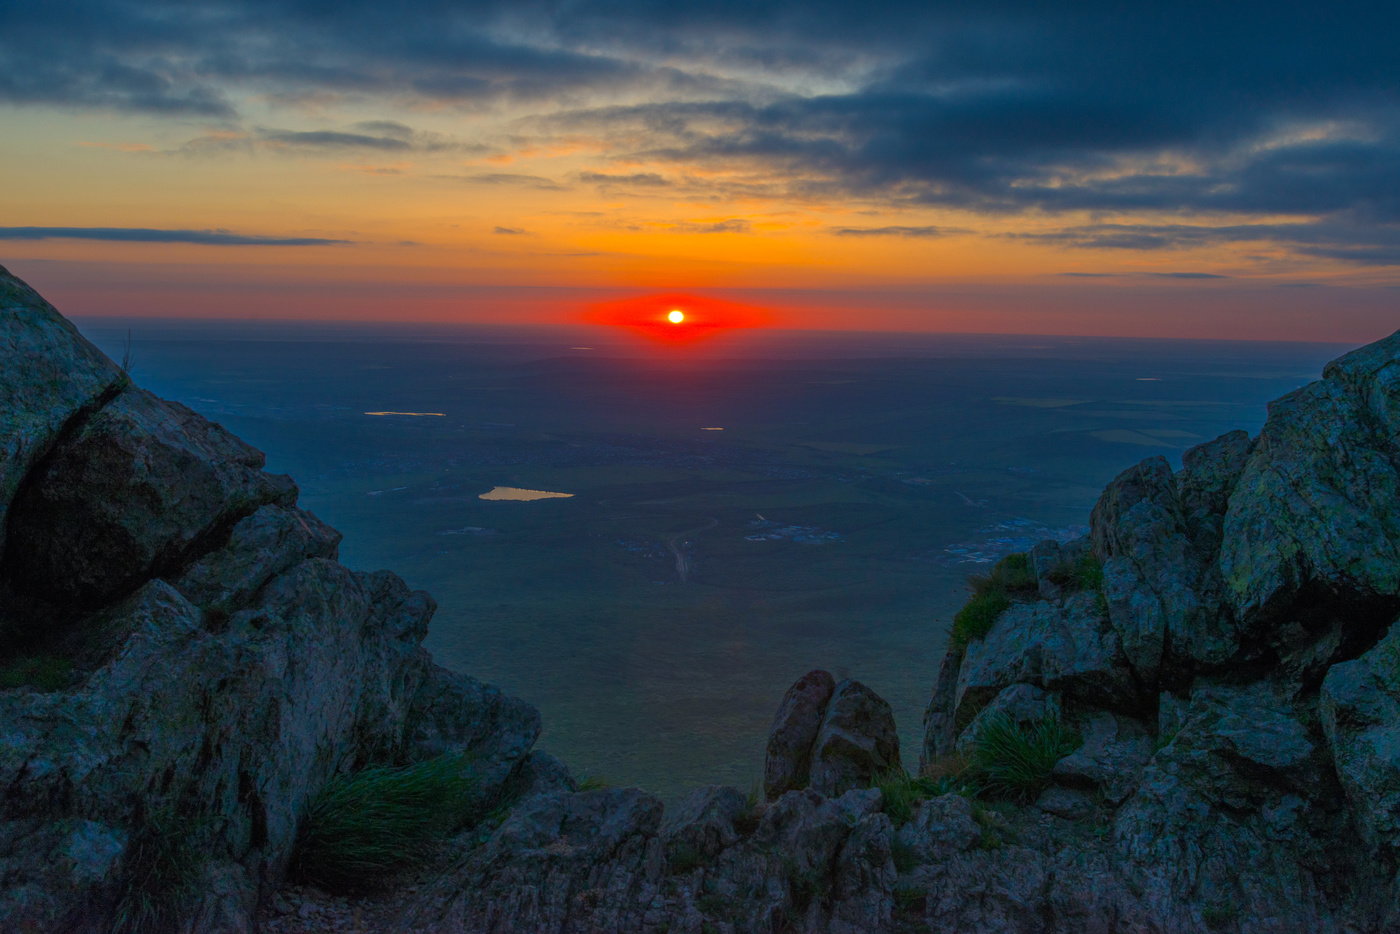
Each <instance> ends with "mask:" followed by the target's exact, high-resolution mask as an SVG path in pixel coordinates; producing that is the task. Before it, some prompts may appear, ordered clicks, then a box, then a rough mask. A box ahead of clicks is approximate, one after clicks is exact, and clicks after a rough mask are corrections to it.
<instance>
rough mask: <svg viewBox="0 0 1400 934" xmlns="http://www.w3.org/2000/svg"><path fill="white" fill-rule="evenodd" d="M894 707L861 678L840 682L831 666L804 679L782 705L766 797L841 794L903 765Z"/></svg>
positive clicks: (771, 741)
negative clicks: (813, 792)
mask: <svg viewBox="0 0 1400 934" xmlns="http://www.w3.org/2000/svg"><path fill="white" fill-rule="evenodd" d="M901 768H902V765H901V764H900V759H899V733H898V731H897V730H896V729H895V723H894V711H893V710H892V709H891V708H890V705H889V704H888V703H887V702H886V701H885V699H884V698H882V697H880V696H879V695H878V694H876V693H875V692H874V691H872V690H870V688H868V687H866V686H865V685H863V684H861V683H860V682H859V681H852V680H850V679H847V680H845V681H842V682H841V683H840V684H836V683H835V680H834V679H833V678H832V677H831V675H830V674H828V673H827V672H825V671H811V672H808V673H807V674H805V675H803V676H802V677H801V678H799V679H798V680H797V681H796V682H795V683H794V684H793V686H792V687H790V688H788V691H787V694H785V695H784V696H783V701H782V703H781V704H780V705H779V707H778V714H777V716H776V717H774V718H773V726H772V728H771V730H770V731H769V734H768V756H767V759H766V761H765V763H764V771H763V775H764V781H763V788H764V797H765V798H766V799H767V800H769V801H776V800H777V799H778V798H780V797H781V796H782V795H783V793H784V792H787V791H794V790H800V789H803V788H808V787H810V788H814V789H816V790H817V791H819V792H821V793H822V794H824V795H829V796H832V797H839V796H840V795H842V794H844V793H845V792H847V791H849V790H851V789H853V788H868V787H870V785H871V784H873V783H874V782H875V781H876V779H877V778H878V777H879V776H881V775H883V774H884V773H886V772H889V771H891V770H898V769H901Z"/></svg>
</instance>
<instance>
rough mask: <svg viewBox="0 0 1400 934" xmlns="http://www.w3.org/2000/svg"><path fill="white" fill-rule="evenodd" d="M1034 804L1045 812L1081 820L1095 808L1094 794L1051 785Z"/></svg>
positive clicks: (1067, 818) (1068, 818)
mask: <svg viewBox="0 0 1400 934" xmlns="http://www.w3.org/2000/svg"><path fill="white" fill-rule="evenodd" d="M1035 806H1036V807H1037V808H1039V809H1040V810H1042V811H1044V812H1045V813H1046V814H1053V815H1055V816H1056V817H1063V818H1064V819H1065V820H1083V819H1084V818H1086V817H1088V816H1089V815H1091V814H1093V813H1094V811H1095V810H1097V804H1096V803H1095V801H1094V796H1093V794H1091V793H1090V792H1087V791H1083V790H1081V789H1079V788H1064V787H1061V786H1059V785H1051V786H1050V787H1049V788H1047V789H1045V790H1044V791H1043V792H1041V793H1040V797H1039V798H1036V799H1035Z"/></svg>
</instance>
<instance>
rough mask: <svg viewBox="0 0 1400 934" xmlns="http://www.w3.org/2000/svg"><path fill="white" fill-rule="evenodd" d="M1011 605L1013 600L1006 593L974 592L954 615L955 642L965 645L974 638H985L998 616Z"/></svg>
mask: <svg viewBox="0 0 1400 934" xmlns="http://www.w3.org/2000/svg"><path fill="white" fill-rule="evenodd" d="M1010 606H1011V601H1010V600H1009V599H1007V597H1006V595H1005V594H1000V593H989V594H974V595H973V597H972V599H971V600H969V601H967V605H966V606H964V607H963V608H962V609H961V610H958V613H957V615H956V616H954V617H953V636H952V638H953V643H954V644H955V645H960V646H963V645H967V644H968V643H969V642H971V641H973V640H974V639H983V638H985V637H986V635H987V633H989V632H991V631H992V624H993V623H995V622H996V621H997V617H998V616H1000V615H1001V614H1002V612H1003V611H1004V610H1006V609H1007V608H1009V607H1010Z"/></svg>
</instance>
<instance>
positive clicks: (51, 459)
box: [4, 388, 297, 607]
mask: <svg viewBox="0 0 1400 934" xmlns="http://www.w3.org/2000/svg"><path fill="white" fill-rule="evenodd" d="M262 465H263V455H262V452H260V451H258V450H256V449H254V448H252V447H250V446H249V445H247V444H244V443H243V442H242V441H240V440H239V439H237V438H235V437H234V436H233V435H231V434H229V433H228V432H227V431H225V430H224V429H223V428H222V427H220V426H219V425H217V424H215V423H213V422H210V421H208V420H207V419H205V418H204V417H203V416H200V415H197V414H196V413H194V412H191V411H190V410H189V409H187V408H185V407H184V406H182V405H179V404H177V403H173V402H165V401H163V400H161V399H158V398H156V397H155V396H153V395H151V394H150V393H148V392H146V391H145V390H141V389H135V388H128V389H126V390H124V391H123V392H121V393H120V394H119V395H118V396H117V397H116V398H114V399H113V400H111V401H110V402H108V403H107V404H106V405H104V406H103V407H102V408H101V409H99V410H98V411H97V412H95V413H94V414H93V415H92V416H91V417H90V418H89V419H87V420H86V421H85V423H84V424H83V425H82V426H81V427H80V428H78V430H77V431H76V432H75V433H74V434H73V435H72V436H71V437H67V438H64V439H62V440H61V441H60V442H59V443H58V444H57V446H56V447H55V448H54V450H52V451H51V452H50V453H49V454H48V456H47V457H46V458H45V459H44V460H43V461H42V462H41V463H40V465H39V466H38V467H37V469H36V470H34V471H31V473H30V475H29V476H28V477H27V478H26V480H25V483H24V486H23V488H22V489H21V490H20V492H19V495H18V496H17V497H16V499H15V501H14V503H13V504H11V507H10V516H9V539H10V547H8V548H7V549H6V555H5V566H4V572H5V574H6V576H8V577H9V578H10V579H11V580H12V581H15V582H16V583H17V584H18V586H20V587H21V588H22V589H24V590H27V591H29V592H32V593H35V594H37V595H38V596H41V597H43V598H45V599H47V600H49V601H51V602H54V603H59V604H78V605H81V606H83V607H96V606H101V605H103V604H105V603H107V602H110V601H111V600H113V599H116V598H118V597H120V596H123V595H125V594H126V593H128V592H130V591H131V589H132V588H133V587H135V586H138V585H139V584H140V582H141V581H143V580H148V579H149V578H151V577H153V576H156V575H158V574H164V573H168V570H169V569H174V568H179V567H181V566H183V565H184V564H187V563H189V560H190V557H192V554H191V553H192V551H195V550H196V549H198V550H205V548H207V546H206V545H205V542H210V543H212V541H213V539H214V538H215V537H216V536H219V535H220V534H225V535H226V534H227V530H228V528H229V527H231V526H232V525H233V524H234V523H236V522H238V521H239V520H241V519H243V518H244V517H245V516H248V515H251V514H252V513H254V512H255V511H256V510H257V509H258V508H259V507H261V506H266V505H273V504H275V505H279V506H290V505H292V504H293V503H295V502H296V497H297V488H296V484H295V483H293V482H292V479H291V478H290V477H285V476H274V475H272V474H266V473H263V472H262V469H261V468H262ZM201 546H205V547H204V548H201Z"/></svg>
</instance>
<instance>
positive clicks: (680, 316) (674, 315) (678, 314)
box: [666, 309, 685, 324]
mask: <svg viewBox="0 0 1400 934" xmlns="http://www.w3.org/2000/svg"><path fill="white" fill-rule="evenodd" d="M666 320H667V321H670V322H671V323H672V324H680V323H681V322H682V321H684V320H685V312H683V311H680V310H679V309H678V310H676V311H673V312H671V313H670V314H669V315H667V316H666Z"/></svg>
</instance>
